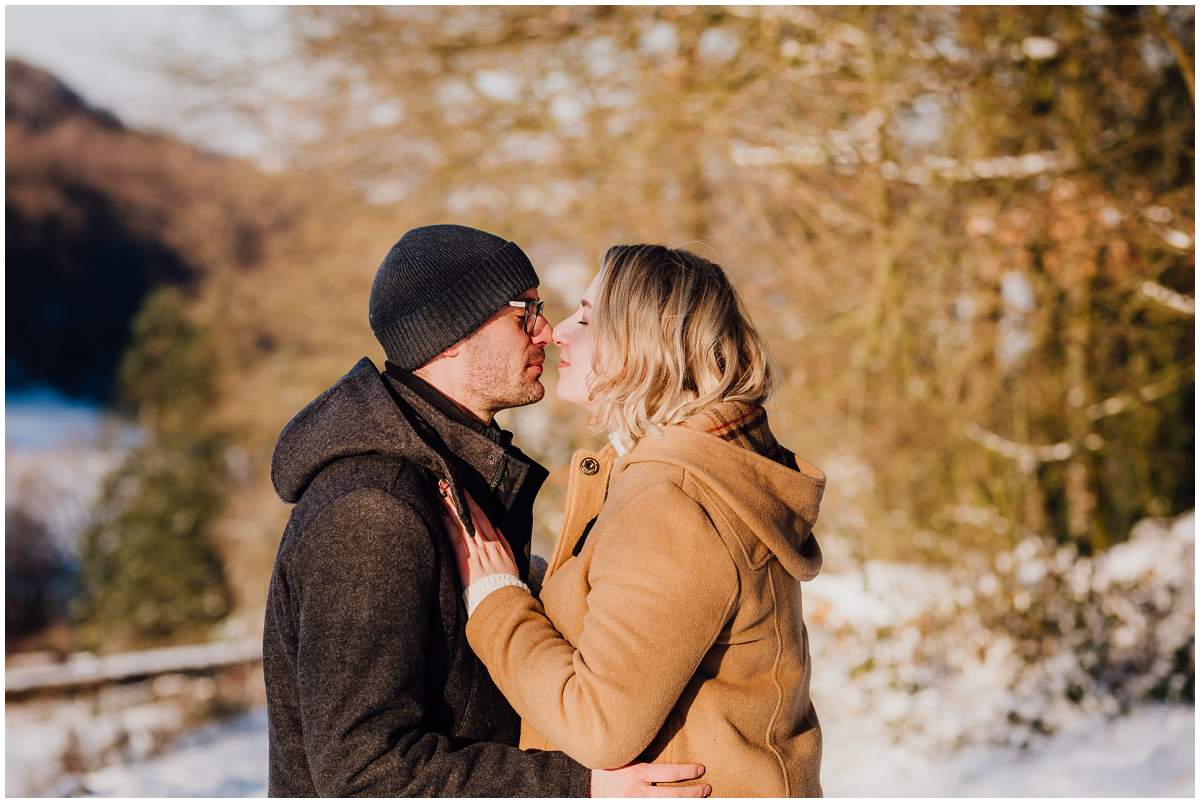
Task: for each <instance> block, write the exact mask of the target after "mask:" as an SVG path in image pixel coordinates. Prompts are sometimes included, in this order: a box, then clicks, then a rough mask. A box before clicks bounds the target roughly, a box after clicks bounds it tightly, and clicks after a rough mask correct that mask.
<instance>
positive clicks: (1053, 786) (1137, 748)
mask: <svg viewBox="0 0 1200 803" xmlns="http://www.w3.org/2000/svg"><path fill="white" fill-rule="evenodd" d="M1195 714H1196V711H1195V709H1194V708H1192V707H1191V706H1148V707H1146V708H1143V709H1140V710H1137V711H1135V712H1134V713H1132V714H1131V715H1129V716H1127V717H1122V718H1119V719H1116V720H1112V721H1108V720H1106V719H1104V718H1103V717H1096V718H1095V719H1092V720H1089V721H1083V722H1081V723H1080V724H1079V726H1078V727H1076V728H1073V729H1072V730H1070V731H1064V732H1061V733H1058V734H1056V735H1055V736H1053V737H1051V738H1050V739H1048V740H1047V741H1046V742H1045V743H1044V744H1042V745H1040V746H1037V747H1033V748H1030V749H1028V750H1024V751H1022V750H1020V749H1018V748H1008V747H999V748H998V747H968V748H964V749H961V750H958V751H955V752H952V753H949V754H943V755H934V754H930V753H928V752H926V751H922V750H917V749H912V748H907V747H905V746H904V744H903V743H901V744H899V745H894V744H888V743H886V742H883V743H881V742H879V741H877V740H875V739H871V738H866V739H862V738H859V737H858V734H856V733H855V730H856V728H855V723H853V722H849V721H841V722H838V721H837V719H836V717H835V716H826V717H822V721H821V725H822V727H823V728H824V735H825V752H824V755H823V756H822V761H821V780H822V785H823V786H824V790H825V794H826V796H828V797H951V796H953V797H1118V796H1119V797H1194V796H1195V794H1196V789H1195V724H1196V723H1195Z"/></svg>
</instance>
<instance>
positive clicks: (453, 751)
mask: <svg viewBox="0 0 1200 803" xmlns="http://www.w3.org/2000/svg"><path fill="white" fill-rule="evenodd" d="M389 370H390V369H389ZM422 387H423V388H424V389H425V392H418V391H421V390H422ZM414 388H415V389H414ZM431 394H433V395H434V396H436V391H432V389H429V388H428V386H421V383H420V382H419V380H417V382H416V383H415V384H414V383H413V381H412V380H411V377H410V378H409V381H407V382H402V381H397V379H395V378H393V377H392V376H390V375H389V374H388V373H384V374H381V373H380V372H379V371H378V370H377V369H376V368H375V366H374V365H373V364H372V363H371V361H370V360H368V359H366V358H364V359H362V360H360V361H359V363H358V364H357V365H355V366H354V368H353V369H352V370H351V371H350V372H349V373H348V374H346V375H345V376H344V377H342V378H341V379H340V380H339V381H338V382H337V383H336V384H335V385H333V387H331V388H329V389H328V390H326V391H325V392H324V393H322V394H321V395H320V396H319V397H317V398H316V399H315V400H313V401H312V402H311V403H310V404H309V405H308V406H307V407H305V408H304V409H303V410H302V411H301V412H300V413H299V414H297V415H296V417H295V418H294V419H292V421H291V423H289V424H288V425H287V427H286V428H285V429H284V430H283V433H282V434H281V435H280V437H279V442H278V444H277V445H276V447H275V455H274V460H273V463H272V466H271V477H272V480H273V482H274V484H275V489H276V491H277V492H278V493H279V496H280V497H281V498H283V500H284V501H286V502H294V503H296V506H295V508H294V509H293V510H292V514H291V519H290V520H289V522H288V525H287V529H286V530H285V531H284V533H283V539H282V541H281V543H280V545H279V552H278V555H277V557H276V560H275V570H274V572H273V574H272V577H271V586H270V590H269V592H268V599H267V611H266V623H265V630H264V633H263V671H264V674H265V677H266V684H267V704H268V718H269V734H270V783H269V792H270V794H271V795H272V796H299V795H304V796H346V795H373V796H435V795H437V796H441V795H446V796H451V795H460V796H489V797H508V796H537V797H586V796H587V795H588V791H589V785H590V773H589V771H588V770H587V769H586V768H585V767H582V766H581V765H579V764H577V763H576V762H575V761H573V760H572V759H570V758H569V757H567V756H566V755H564V754H563V753H557V752H535V751H521V750H519V749H518V748H517V747H516V746H515V745H516V744H517V740H518V736H519V729H520V722H519V719H518V717H517V715H516V713H515V712H514V711H513V709H512V707H511V706H509V704H508V702H507V701H506V700H505V699H504V697H503V696H502V695H501V694H500V692H499V691H498V690H497V689H496V687H495V685H494V684H493V683H492V680H491V678H490V677H489V676H488V673H487V669H486V668H485V667H484V666H483V665H482V664H481V663H480V662H479V659H477V658H476V657H475V654H474V653H473V652H471V648H470V646H469V645H468V644H467V640H466V636H465V633H464V627H465V625H466V611H465V609H464V608H463V606H462V602H461V586H460V583H459V579H458V575H457V571H456V569H455V564H454V557H453V553H452V552H451V549H450V544H449V541H448V539H447V536H446V535H445V530H444V528H443V525H442V523H441V518H440V508H439V506H438V496H437V478H439V477H447V478H449V479H450V481H451V484H452V486H453V487H454V489H455V495H456V496H455V498H456V501H458V502H459V505H460V510H462V509H463V508H462V505H461V502H462V497H461V489H462V488H464V487H465V488H467V489H468V490H470V491H471V493H472V495H473V496H474V497H475V498H476V499H477V500H480V502H481V504H483V505H484V506H485V510H487V512H488V514H489V516H492V517H493V518H492V520H493V521H495V522H497V523H498V524H499V525H500V528H501V529H502V530H503V531H504V533H505V535H506V536H508V537H509V538H510V539H511V541H512V546H513V551H514V553H516V554H517V555H518V556H519V557H521V558H525V556H527V554H528V543H529V537H530V528H531V520H532V506H533V497H534V496H535V495H536V493H537V491H538V488H539V487H540V486H541V483H542V482H543V481H544V480H545V477H546V472H545V469H543V468H542V467H541V466H539V465H537V464H536V463H534V462H533V461H532V460H530V459H529V458H528V457H525V456H524V455H523V454H522V453H521V452H520V451H519V450H516V449H515V448H513V447H512V446H511V445H509V443H508V441H509V439H510V438H511V436H509V435H508V433H504V432H503V431H502V430H499V429H498V428H496V427H490V428H485V427H483V426H482V425H478V424H476V425H475V426H470V425H468V423H467V422H464V421H462V420H461V419H460V420H455V416H454V415H453V414H452V412H453V411H448V410H447V407H446V403H445V402H446V400H445V399H444V397H440V398H441V400H442V401H443V402H444V403H443V404H440V405H439V404H435V403H431V399H430V395H431ZM432 401H434V402H436V401H437V399H432ZM448 413H450V414H448ZM467 520H469V519H467ZM522 562H523V563H525V562H526V561H524V560H523V561H522ZM522 570H523V571H526V570H527V569H526V567H523V569H522Z"/></svg>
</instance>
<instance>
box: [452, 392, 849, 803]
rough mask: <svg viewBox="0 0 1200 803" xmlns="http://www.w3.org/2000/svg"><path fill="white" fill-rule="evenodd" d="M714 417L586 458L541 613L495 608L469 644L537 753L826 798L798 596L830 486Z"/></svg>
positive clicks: (480, 616) (735, 790)
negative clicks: (720, 428) (641, 765)
mask: <svg viewBox="0 0 1200 803" xmlns="http://www.w3.org/2000/svg"><path fill="white" fill-rule="evenodd" d="M757 409H758V411H759V415H760V416H761V420H762V426H763V427H764V429H765V426H766V420H765V413H762V412H761V408H757ZM723 412H725V413H726V414H727V416H726V420H728V418H729V417H730V416H735V415H736V414H738V413H740V412H742V411H741V410H739V409H737V408H734V409H732V410H725V411H723ZM701 415H703V414H701ZM714 420H715V421H720V420H721V417H720V416H717V417H715V418H711V419H705V420H704V421H700V422H699V423H700V425H699V426H697V425H696V423H697V422H696V421H693V419H689V420H688V421H687V422H685V425H676V426H672V427H668V428H666V429H665V431H664V432H663V434H662V435H661V437H654V436H647V437H644V438H642V439H641V440H640V441H639V442H638V443H637V445H636V446H635V447H634V448H633V449H632V450H630V452H629V453H628V454H626V455H624V456H621V457H617V456H616V454H615V452H614V450H613V448H612V447H611V446H610V447H606V448H605V449H604V450H603V451H600V452H588V451H583V450H581V451H579V452H576V454H575V456H574V457H573V459H572V461H571V466H570V471H571V475H570V479H569V481H568V483H569V484H568V492H567V497H568V501H567V506H566V509H565V512H564V522H563V526H562V530H561V532H560V534H559V538H558V542H557V545H556V547H555V550H554V555H553V557H552V559H551V561H550V567H549V570H548V573H547V576H546V579H545V581H544V584H543V586H542V590H541V596H540V599H539V598H535V597H533V596H531V595H530V594H529V593H527V592H526V591H525V590H524V589H522V588H517V587H511V586H510V587H506V588H501V589H499V590H498V591H495V592H493V593H491V594H490V595H488V596H487V597H486V598H485V599H484V600H483V601H482V602H481V603H480V605H479V607H478V608H477V609H476V611H475V613H474V614H473V615H472V616H471V618H470V620H469V622H468V624H467V637H468V639H469V641H470V643H471V646H472V648H473V649H474V650H475V652H476V654H478V656H479V657H480V658H481V659H482V660H483V662H484V664H485V665H486V666H487V667H488V670H489V671H490V673H491V675H492V678H493V679H494V680H495V682H496V685H497V686H498V687H499V688H500V690H501V691H502V692H503V693H504V695H505V697H506V698H507V699H508V700H509V701H510V702H511V703H512V705H513V707H514V708H515V709H516V710H517V712H518V713H519V714H520V715H521V717H522V737H521V746H522V747H524V748H543V749H556V750H562V751H564V752H566V753H567V754H569V755H570V756H571V757H572V758H574V759H576V760H577V761H579V762H580V763H582V764H584V765H586V766H589V767H593V768H612V767H620V766H623V765H625V764H627V763H629V762H632V761H652V762H657V763H689V762H695V763H699V764H703V765H704V766H705V768H706V774H705V776H704V779H703V780H704V781H705V782H707V783H709V784H711V786H712V790H713V792H712V793H713V795H714V796H722V797H742V796H772V797H775V796H792V797H797V796H819V795H821V782H820V763H821V728H820V724H819V722H818V720H817V714H816V711H815V710H814V708H813V704H812V701H811V700H810V699H809V678H810V670H811V667H810V660H809V648H808V632H807V629H806V628H805V625H804V621H803V618H802V604H801V591H800V587H801V583H802V582H803V581H807V580H811V579H812V578H813V577H815V576H816V574H817V572H818V571H819V570H820V567H821V551H820V548H819V546H818V544H817V541H816V538H815V536H814V535H813V532H812V528H813V524H814V522H815V521H816V518H817V512H818V509H819V506H820V501H821V496H822V494H823V492H824V487H825V475H824V474H823V472H822V471H821V470H820V469H818V468H817V467H816V466H813V465H811V464H810V463H807V462H805V461H803V460H801V459H799V458H796V457H795V456H794V455H793V454H792V453H791V452H789V451H787V450H786V449H781V451H782V452H783V453H785V454H786V458H787V459H786V462H787V465H784V464H782V463H781V462H779V461H777V460H772V459H770V458H768V457H767V456H764V454H761V453H759V452H758V451H755V450H753V449H751V448H746V446H745V445H744V444H739V443H737V442H735V441H731V440H729V439H726V438H723V437H721V436H720V435H719V434H718V435H714V434H712V432H713V431H715V430H713V429H712V428H711V427H707V426H705V424H706V423H708V422H710V421H714ZM687 424H692V425H691V426H689V425H687ZM706 429H707V430H708V431H706ZM768 433H769V431H768ZM768 436H769V434H768ZM772 442H773V439H772Z"/></svg>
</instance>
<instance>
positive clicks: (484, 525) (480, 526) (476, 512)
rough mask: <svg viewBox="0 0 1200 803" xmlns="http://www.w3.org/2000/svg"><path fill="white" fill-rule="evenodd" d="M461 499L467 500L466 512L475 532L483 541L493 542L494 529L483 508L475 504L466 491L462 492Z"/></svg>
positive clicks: (494, 536)
mask: <svg viewBox="0 0 1200 803" xmlns="http://www.w3.org/2000/svg"><path fill="white" fill-rule="evenodd" d="M463 498H464V499H466V500H467V512H468V513H470V514H471V522H472V523H473V524H474V525H475V532H476V533H478V534H479V535H480V537H482V538H483V539H484V540H485V541H495V540H496V528H495V527H493V526H492V522H491V520H490V519H488V517H487V514H486V513H484V512H483V508H481V507H480V506H479V505H478V504H477V503H476V502H475V499H474V498H473V497H472V496H471V494H469V493H467V491H466V490H464V491H463Z"/></svg>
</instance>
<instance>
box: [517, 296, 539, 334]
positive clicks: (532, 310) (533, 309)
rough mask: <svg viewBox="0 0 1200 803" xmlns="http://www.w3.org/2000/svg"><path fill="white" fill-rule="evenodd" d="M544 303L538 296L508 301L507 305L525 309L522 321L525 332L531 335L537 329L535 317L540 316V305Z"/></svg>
mask: <svg viewBox="0 0 1200 803" xmlns="http://www.w3.org/2000/svg"><path fill="white" fill-rule="evenodd" d="M545 303H546V302H545V301H542V300H541V299H539V298H523V299H521V300H520V301H510V302H508V306H510V307H521V308H522V309H524V310H525V320H524V321H523V324H524V326H525V334H527V335H532V334H533V333H534V332H536V331H537V319H538V318H539V317H541V315H542V306H543V305H545Z"/></svg>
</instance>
